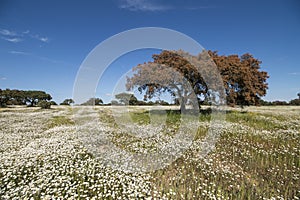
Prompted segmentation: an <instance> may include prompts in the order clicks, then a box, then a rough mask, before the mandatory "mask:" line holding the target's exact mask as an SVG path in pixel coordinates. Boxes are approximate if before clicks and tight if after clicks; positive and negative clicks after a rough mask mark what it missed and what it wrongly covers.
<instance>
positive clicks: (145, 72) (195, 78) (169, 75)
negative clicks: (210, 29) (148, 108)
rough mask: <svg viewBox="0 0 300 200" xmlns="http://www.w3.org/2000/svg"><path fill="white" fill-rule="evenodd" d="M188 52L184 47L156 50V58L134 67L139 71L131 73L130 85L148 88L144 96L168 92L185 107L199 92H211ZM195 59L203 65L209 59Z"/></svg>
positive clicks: (204, 70)
mask: <svg viewBox="0 0 300 200" xmlns="http://www.w3.org/2000/svg"><path fill="white" fill-rule="evenodd" d="M200 54H202V55H203V54H207V53H206V52H202V53H200ZM186 55H187V53H186V52H183V51H176V52H175V51H174V52H173V51H162V52H161V53H160V54H154V55H153V56H152V58H153V60H154V61H153V62H152V61H151V62H148V63H144V64H140V65H138V66H136V67H135V68H134V69H133V71H134V72H135V74H134V75H133V76H132V77H127V84H126V87H127V89H128V90H129V89H134V88H137V89H138V91H139V92H141V93H142V92H145V95H144V100H147V99H151V98H152V97H154V96H159V95H160V94H161V93H163V92H168V93H170V95H171V96H172V97H173V98H174V99H175V98H177V99H178V100H179V101H180V105H181V109H182V110H185V105H186V104H187V103H188V102H189V101H195V99H197V98H199V95H201V94H206V93H207V92H208V87H207V85H206V83H205V82H204V78H203V74H200V73H199V69H197V68H196V67H195V66H193V65H192V64H191V63H190V62H189V61H188V60H186V59H185V58H183V57H184V56H186ZM187 56H189V57H191V56H190V55H187ZM202 57H204V56H202ZM194 60H196V61H197V62H200V64H203V66H205V65H204V63H205V62H206V61H207V60H205V59H198V58H194ZM201 71H202V72H203V73H204V74H205V75H207V74H208V73H209V70H208V69H207V68H206V67H205V68H203V69H202V70H201ZM211 71H212V70H211Z"/></svg>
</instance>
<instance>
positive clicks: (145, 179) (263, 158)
mask: <svg viewBox="0 0 300 200" xmlns="http://www.w3.org/2000/svg"><path fill="white" fill-rule="evenodd" d="M83 108H84V107H83ZM164 109H165V110H164ZM299 113H300V107H292V106H285V107H248V108H246V109H245V110H243V111H242V112H241V110H240V109H234V108H233V109H232V108H228V109H227V110H226V115H224V116H225V118H224V120H225V121H223V122H222V123H221V125H222V127H221V128H219V129H220V135H219V137H218V138H217V140H216V143H215V144H214V145H213V148H212V150H211V151H210V152H209V153H208V154H207V155H205V157H201V156H199V155H200V153H201V152H202V150H203V141H204V140H205V138H206V136H207V135H208V134H209V131H210V128H211V125H212V119H213V117H212V115H211V114H209V113H207V112H202V113H201V114H200V116H197V122H195V121H193V122H191V123H190V127H188V126H187V127H185V129H184V130H182V129H181V127H182V122H183V116H182V115H180V113H179V112H177V111H176V110H174V108H173V107H164V108H160V109H159V110H153V109H151V108H150V107H131V108H130V109H129V112H128V113H125V112H124V110H122V109H121V108H118V107H117V108H113V109H110V107H98V108H96V109H95V110H93V109H80V108H75V109H74V110H72V109H70V107H61V106H57V107H55V108H53V109H51V110H40V109H36V108H6V109H0V124H1V126H0V154H1V156H0V199H13V198H16V199H18V198H21V199H26V198H33V199H51V198H55V199H57V198H58V197H60V198H63V199H67V198H71V199H86V198H87V197H90V198H94V199H147V198H148V199H299V197H300V157H299V155H300V145H299V144H300V115H299ZM128 118H129V119H128ZM193 119H195V118H194V117H193ZM90 127H93V128H92V129H91V128H90ZM78 130H93V131H95V132H96V133H101V134H100V135H103V136H105V137H106V139H108V140H109V141H110V142H111V144H113V145H115V147H116V148H119V149H122V150H124V151H126V152H130V153H133V154H143V153H144V154H151V153H152V152H160V150H161V149H163V147H164V145H166V144H168V143H169V142H170V141H172V140H173V139H174V138H176V135H177V134H178V133H179V132H180V131H183V132H184V133H186V134H187V135H189V134H191V132H193V130H194V131H195V134H194V135H193V138H194V139H193V141H192V143H191V146H189V148H187V149H186V150H185V151H184V153H183V154H182V155H180V156H178V157H176V159H174V161H173V162H172V163H170V164H169V165H167V166H165V167H163V168H160V169H158V170H154V171H148V172H145V173H135V172H124V171H122V170H120V169H122V168H120V169H116V168H113V167H110V166H108V165H107V163H106V162H105V160H102V158H101V156H100V157H99V156H97V154H95V153H94V151H93V150H94V149H93V148H96V147H95V146H93V148H91V147H89V146H88V145H87V144H86V142H87V140H95V138H96V137H97V136H96V135H95V133H94V132H93V131H90V132H91V133H90V132H86V133H85V132H84V133H85V135H82V132H81V134H79V133H78ZM97 131H98V132H97ZM85 137H86V138H85ZM82 138H85V139H82ZM87 138H88V139H87ZM95 141H96V142H99V141H97V140H95ZM91 144H94V143H91ZM96 144H98V143H96ZM107 151H112V149H108V150H107ZM105 155H106V154H105ZM109 155H111V154H109ZM122 155H123V154H121V156H122ZM125 156H126V155H125V154H124V158H125ZM154 160H155V159H153V162H154Z"/></svg>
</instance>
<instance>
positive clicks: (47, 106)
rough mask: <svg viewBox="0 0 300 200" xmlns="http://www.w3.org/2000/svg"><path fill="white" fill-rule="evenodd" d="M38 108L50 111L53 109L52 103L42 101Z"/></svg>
mask: <svg viewBox="0 0 300 200" xmlns="http://www.w3.org/2000/svg"><path fill="white" fill-rule="evenodd" d="M38 106H39V107H41V108H42V109H50V108H51V102H48V101H45V100H42V101H40V102H39V103H38Z"/></svg>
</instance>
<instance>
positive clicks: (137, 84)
mask: <svg viewBox="0 0 300 200" xmlns="http://www.w3.org/2000/svg"><path fill="white" fill-rule="evenodd" d="M152 59H153V61H149V62H145V63H143V64H139V65H137V66H135V67H134V68H133V72H134V73H133V76H131V77H127V82H126V88H127V90H128V91H129V90H135V89H137V91H139V92H140V93H141V94H144V99H143V101H141V100H138V99H137V98H136V97H135V96H134V95H133V94H129V93H125V92H124V93H120V94H117V95H115V98H116V100H113V101H111V102H110V103H108V104H106V105H121V104H127V105H154V104H160V105H168V104H169V103H168V102H165V101H162V100H159V101H156V102H152V101H151V99H152V98H153V97H159V96H160V95H161V94H162V93H165V92H168V93H169V94H170V95H171V97H172V98H173V101H174V104H176V105H180V106H181V109H185V105H188V104H190V105H211V104H214V103H215V102H217V101H218V100H219V101H220V100H224V102H226V103H227V104H228V105H230V106H235V105H239V106H241V107H243V106H250V105H255V106H257V105H300V93H299V94H298V97H299V98H298V99H293V100H291V101H290V102H285V101H273V102H267V101H264V100H262V97H263V96H265V95H266V92H267V89H268V84H267V79H268V78H269V75H268V73H267V72H265V71H262V70H261V66H260V65H261V63H262V62H261V61H260V60H258V59H256V58H254V57H253V56H252V55H251V54H249V53H246V54H243V55H241V56H239V55H228V56H226V55H219V54H218V52H216V51H202V52H200V53H199V54H198V55H197V56H192V55H190V54H189V53H187V52H184V51H182V50H179V51H166V50H165V51H162V52H161V53H160V54H154V55H152ZM192 63H196V65H194V64H192ZM215 68H216V70H214V69H215ZM199 69H200V70H199ZM216 77H221V78H220V79H221V80H220V81H221V82H220V81H218V80H217V79H216ZM207 79H209V80H210V83H209V84H208V83H207V82H206V80H207ZM221 85H222V87H221ZM51 99H52V97H51V95H50V94H47V93H46V92H44V91H35V90H28V91H24V90H10V89H5V90H1V89H0V107H5V106H7V105H28V106H36V105H37V104H41V105H46V106H48V107H50V106H51V105H55V104H56V103H55V102H53V101H52V102H51V101H50V100H51ZM195 99H196V101H195ZM74 103H75V102H74V100H73V99H65V100H64V101H63V102H62V103H60V105H71V104H74ZM80 105H104V103H103V101H102V99H100V98H90V99H88V100H87V101H86V102H84V103H82V104H80Z"/></svg>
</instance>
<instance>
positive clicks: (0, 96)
mask: <svg viewBox="0 0 300 200" xmlns="http://www.w3.org/2000/svg"><path fill="white" fill-rule="evenodd" d="M10 96H11V93H10V90H9V89H6V90H1V89H0V107H6V106H7V102H8V101H9V100H10Z"/></svg>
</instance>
